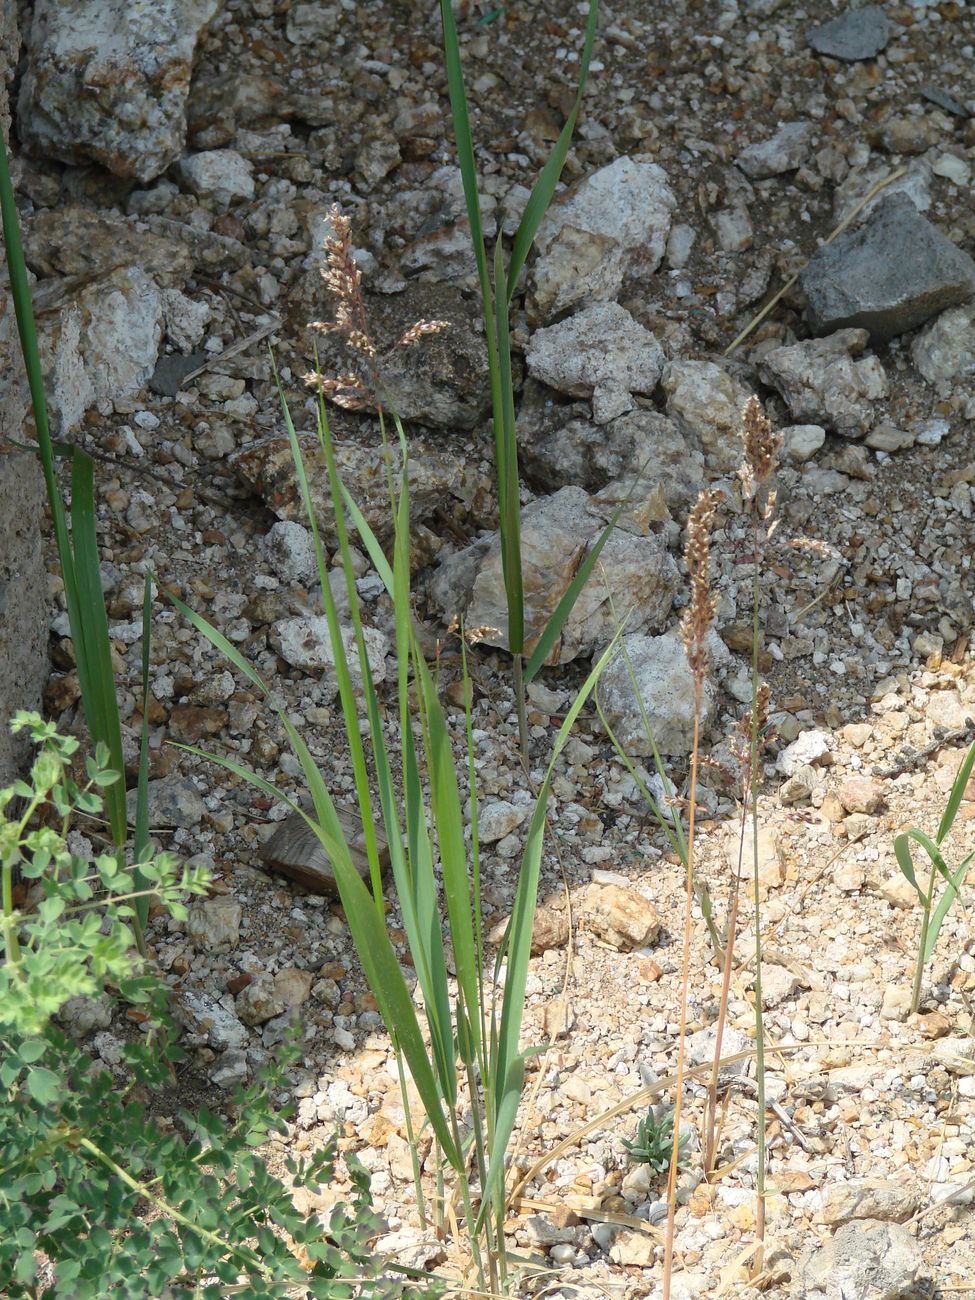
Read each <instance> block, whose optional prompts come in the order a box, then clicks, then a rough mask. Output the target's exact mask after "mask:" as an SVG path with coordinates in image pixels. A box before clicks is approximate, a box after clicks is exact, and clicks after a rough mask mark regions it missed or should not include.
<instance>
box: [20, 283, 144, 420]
mask: <svg viewBox="0 0 975 1300" xmlns="http://www.w3.org/2000/svg"><path fill="white" fill-rule="evenodd" d="M70 284H71V281H68V285H70ZM62 293H63V296H62ZM59 299H60V301H59ZM38 301H39V302H40V303H41V304H42V306H54V305H56V306H58V307H59V310H58V311H56V312H52V313H51V314H50V315H49V316H47V317H46V318H45V320H44V326H43V327H42V329H41V331H40V336H39V344H40V352H41V364H42V366H43V368H44V372H45V377H46V379H47V387H48V394H49V398H48V401H49V407H50V410H51V413H52V415H53V416H54V417H55V419H56V421H57V424H58V427H59V428H60V430H61V432H62V433H64V432H67V431H69V430H71V429H74V428H76V427H77V425H78V424H79V423H80V422H81V419H82V417H83V416H84V414H85V412H86V411H87V410H88V409H89V407H91V406H94V405H95V403H96V402H98V401H100V400H102V399H106V400H107V399H116V398H120V397H128V396H130V395H131V394H133V393H136V392H138V391H139V389H140V388H142V387H143V386H144V385H145V384H146V382H147V381H148V379H149V377H150V376H151V374H152V372H153V370H154V369H155V365H156V358H157V356H158V354H159V345H160V343H161V341H162V334H163V300H162V294H161V292H160V289H159V287H158V285H157V284H156V283H155V281H154V280H152V279H150V278H149V276H147V275H146V273H145V272H144V271H142V270H141V269H140V268H139V267H137V266H130V267H119V268H118V269H117V270H115V271H112V272H111V273H110V274H108V275H103V276H100V277H98V278H97V279H96V280H94V281H88V280H86V281H84V282H83V283H82V285H81V287H80V288H78V289H75V290H74V291H72V290H71V289H70V288H69V289H68V290H67V292H66V293H64V287H63V286H62V285H59V284H57V283H56V282H52V285H51V293H50V294H49V295H38V298H37V299H36V300H35V305H36V303H37V302H38Z"/></svg>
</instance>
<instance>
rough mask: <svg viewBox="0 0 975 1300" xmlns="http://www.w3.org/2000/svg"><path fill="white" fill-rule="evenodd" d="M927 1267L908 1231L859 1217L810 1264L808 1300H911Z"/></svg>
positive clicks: (804, 1273)
mask: <svg viewBox="0 0 975 1300" xmlns="http://www.w3.org/2000/svg"><path fill="white" fill-rule="evenodd" d="M923 1263H924V1259H923V1256H922V1254H921V1249H920V1247H919V1246H918V1244H917V1242H916V1241H915V1240H914V1238H913V1237H912V1236H911V1235H910V1233H909V1232H908V1231H907V1229H906V1228H902V1227H901V1226H900V1225H899V1224H897V1223H881V1222H878V1221H877V1220H875V1219H857V1220H854V1221H853V1222H852V1223H847V1224H845V1225H844V1226H843V1227H842V1228H840V1230H839V1231H838V1232H837V1234H836V1236H835V1237H834V1238H833V1240H832V1241H830V1242H827V1244H826V1245H825V1246H823V1247H822V1249H820V1250H817V1251H816V1253H815V1254H814V1255H813V1256H812V1257H811V1259H809V1260H808V1261H807V1262H806V1264H805V1266H804V1267H803V1270H802V1281H803V1284H804V1287H805V1290H804V1291H803V1292H802V1296H803V1300H909V1298H910V1297H912V1296H916V1295H917V1294H918V1291H917V1284H918V1281H919V1274H920V1273H921V1270H922V1268H923Z"/></svg>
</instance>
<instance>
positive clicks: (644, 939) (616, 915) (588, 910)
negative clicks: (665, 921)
mask: <svg viewBox="0 0 975 1300" xmlns="http://www.w3.org/2000/svg"><path fill="white" fill-rule="evenodd" d="M585 916H586V924H587V925H588V927H589V929H591V930H592V931H593V933H594V934H596V935H598V936H599V938H600V939H602V941H603V942H604V943H608V944H610V945H611V946H612V947H614V948H617V949H619V951H620V952H631V951H632V950H633V949H634V948H643V947H645V946H646V945H647V944H650V943H653V941H654V939H655V938H656V937H657V934H658V933H659V931H660V916H659V913H658V912H657V909H656V908H655V907H654V905H653V903H651V902H650V900H649V899H648V898H644V896H643V894H641V893H640V891H639V890H638V889H626V888H623V887H621V886H620V885H600V886H594V887H593V888H591V889H590V890H589V892H588V894H587V896H586V901H585Z"/></svg>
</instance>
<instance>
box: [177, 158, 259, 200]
mask: <svg viewBox="0 0 975 1300" xmlns="http://www.w3.org/2000/svg"><path fill="white" fill-rule="evenodd" d="M179 175H180V179H181V180H182V181H183V183H184V185H185V186H186V187H187V189H188V190H189V191H190V193H191V194H195V195H196V196H197V197H198V198H201V199H208V200H210V202H211V203H212V204H214V205H215V206H217V207H224V208H225V207H229V206H230V204H231V203H233V201H234V200H235V199H252V198H253V197H254V192H255V189H254V167H253V164H252V163H250V162H249V161H248V160H247V159H246V158H244V157H243V156H242V155H241V154H239V153H238V152H237V151H236V149H206V150H204V151H203V152H202V153H194V154H189V155H188V156H187V157H186V158H184V159H183V160H182V162H181V163H180V165H179Z"/></svg>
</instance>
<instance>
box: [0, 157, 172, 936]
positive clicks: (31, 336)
mask: <svg viewBox="0 0 975 1300" xmlns="http://www.w3.org/2000/svg"><path fill="white" fill-rule="evenodd" d="M0 215H2V223H3V239H4V246H5V250H6V259H7V269H8V271H9V274H10V292H11V296H12V298H13V303H14V312H15V314H16V318H17V330H18V333H19V336H20V348H21V354H22V356H23V360H24V367H25V369H26V371H27V381H28V385H29V388H30V397H31V406H32V408H33V414H34V427H35V430H36V434H37V445H36V447H31V448H30V449H31V450H36V451H37V453H38V454H39V455H40V458H41V465H42V467H43V470H44V482H45V485H46V488H47V499H48V505H49V507H50V511H51V519H52V521H53V524H54V540H55V543H56V546H57V552H58V562H59V564H60V567H61V577H62V580H63V582H64V595H65V602H66V605H67V610H68V622H69V626H70V629H71V641H72V644H73V646H74V654H75V663H76V666H77V671H78V683H79V686H80V688H81V700H82V707H83V708H84V713H85V718H86V720H87V723H88V729H89V731H90V733H91V738H92V743H93V746H95V747H97V746H99V745H103V746H105V748H106V750H107V752H108V755H109V760H110V763H111V766H112V768H113V770H114V771H116V772H118V773H119V775H121V774H122V772H123V771H124V761H123V757H122V726H121V721H120V718H119V710H118V699H117V696H116V692H115V674H114V671H113V669H112V650H111V643H110V640H109V635H108V616H107V614H106V611H105V600H104V596H103V594H102V585H101V572H100V569H99V561H98V537H97V531H96V516H95V493H94V467H93V462H92V460H91V457H90V456H86V455H85V453H84V452H83V451H81V449H80V448H78V447H75V446H72V445H69V444H65V443H55V441H54V439H53V438H52V437H51V430H50V423H49V420H48V411H47V397H46V394H45V391H44V376H43V371H42V366H41V358H40V352H39V349H38V345H37V330H36V328H35V324H34V311H33V305H32V302H31V293H30V281H29V279H28V275H27V264H26V261H25V259H24V250H23V244H22V242H21V238H20V224H19V221H18V219H17V208H16V204H15V202H14V192H13V185H12V183H11V178H10V166H9V162H8V158H7V151H6V147H5V145H4V141H3V137H2V136H0ZM58 456H64V457H68V458H70V461H71V510H70V527H69V515H68V513H67V511H66V510H65V507H64V502H63V500H62V496H61V488H60V485H59V483H58V475H57V468H56V460H57V457H58ZM105 811H106V814H107V817H108V823H109V828H110V832H111V837H112V842H113V844H114V845H115V849H116V855H117V858H118V862H119V866H120V867H122V866H123V865H124V861H125V845H126V842H127V840H128V824H127V817H126V806H125V785H124V783H123V782H122V781H117V782H114V783H113V784H111V785H109V786H107V787H106V789H105ZM143 812H144V807H143ZM141 849H142V852H143V853H144V852H145V849H146V840H145V838H144V839H143V841H142V844H141ZM139 856H140V855H138V854H137V857H136V860H137V861H138V860H139ZM133 882H134V888H135V890H136V892H137V893H138V895H139V904H138V907H137V913H136V916H135V918H134V924H135V936H136V941H137V944H138V946H139V949H140V951H141V952H142V954H143V955H145V951H146V949H145V939H144V937H143V930H144V927H145V923H146V919H147V917H148V914H149V898H148V894H147V893H146V891H145V878H144V876H142V875H141V874H140V872H139V870H138V868H136V869H135V872H134V877H133Z"/></svg>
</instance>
